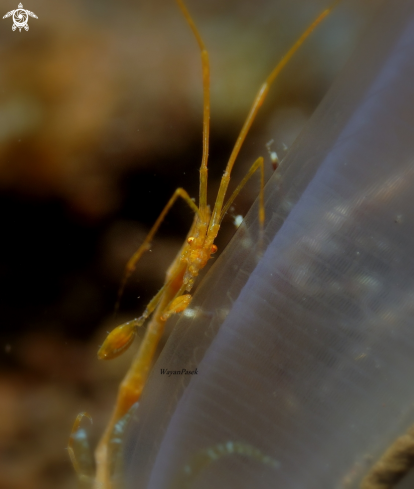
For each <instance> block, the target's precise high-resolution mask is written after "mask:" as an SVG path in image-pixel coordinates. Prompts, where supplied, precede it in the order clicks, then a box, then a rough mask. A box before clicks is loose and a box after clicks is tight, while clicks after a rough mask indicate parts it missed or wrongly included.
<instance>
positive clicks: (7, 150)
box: [0, 0, 379, 489]
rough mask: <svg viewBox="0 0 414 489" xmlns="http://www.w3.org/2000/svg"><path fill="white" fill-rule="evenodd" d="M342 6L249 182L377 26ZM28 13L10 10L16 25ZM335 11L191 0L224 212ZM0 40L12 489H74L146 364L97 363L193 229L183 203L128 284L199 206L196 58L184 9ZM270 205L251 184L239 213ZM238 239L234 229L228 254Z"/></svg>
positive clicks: (138, 9) (294, 3) (44, 28)
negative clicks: (258, 97)
mask: <svg viewBox="0 0 414 489" xmlns="http://www.w3.org/2000/svg"><path fill="white" fill-rule="evenodd" d="M378 3H379V1H378V0H363V1H361V0H358V1H356V0H350V1H347V0H344V2H343V4H342V5H341V6H340V7H338V9H337V11H336V12H335V13H334V14H333V15H332V16H331V18H330V19H328V20H327V21H325V23H324V25H323V26H322V27H321V28H320V29H319V30H318V32H316V33H315V34H314V35H313V36H312V38H311V39H310V40H309V41H307V43H306V45H305V46H304V47H303V49H302V50H301V52H300V53H298V55H297V56H296V57H295V59H294V60H293V61H292V63H291V64H290V65H289V67H288V68H287V69H286V71H285V72H284V73H283V75H282V76H281V78H280V80H279V81H278V83H277V84H276V85H275V86H274V87H273V89H272V90H271V93H270V95H269V97H268V100H267V101H266V103H265V105H264V106H263V109H262V111H261V113H260V115H259V117H258V120H257V121H256V123H255V124H254V127H253V130H252V132H251V134H250V136H249V138H248V140H247V141H246V144H245V146H244V148H243V151H242V153H241V155H240V158H239V160H238V163H237V164H236V167H235V170H234V174H233V175H234V179H233V185H234V184H235V183H236V182H238V181H239V180H240V179H241V178H242V177H243V175H244V174H245V172H246V171H247V169H248V167H249V166H250V165H251V164H252V162H253V161H254V159H255V158H257V157H258V156H260V155H263V156H265V157H266V165H267V174H268V175H267V176H269V175H270V174H271V171H272V170H271V164H270V159H269V157H268V154H267V150H266V147H265V144H266V143H267V142H268V141H269V140H271V139H273V140H274V144H273V146H272V149H274V150H276V151H277V152H278V153H279V154H280V156H282V157H283V153H284V151H285V146H286V147H290V146H291V145H292V143H293V141H294V139H295V138H296V136H297V135H298V134H299V132H300V130H301V128H302V127H303V125H304V124H305V123H306V121H307V120H308V118H309V117H310V115H311V114H312V112H313V111H314V109H315V107H316V106H317V105H318V103H319V102H320V100H321V99H322V97H323V95H324V93H326V91H327V89H328V88H329V86H330V84H331V83H332V81H333V79H334V78H335V76H336V75H337V74H338V71H339V70H340V68H341V67H342V66H343V65H344V63H345V60H346V59H347V57H348V56H349V53H350V52H351V51H352V49H353V48H354V47H355V45H356V43H357V41H358V39H359V38H360V37H361V35H362V34H363V31H364V30H365V28H366V25H367V23H368V22H369V19H370V18H371V17H372V16H373V15H374V11H375V10H376V8H377V6H378V5H377V4H378ZM17 4H18V0H4V1H3V2H2V12H3V13H2V14H1V16H3V15H4V14H6V13H7V12H8V11H10V10H13V9H16V8H17ZM327 4H328V2H327V1H326V0H260V1H258V0H255V1H253V0H238V1H235V0H227V1H225V2H223V1H222V0H221V1H219V0H210V1H209V2H205V1H203V0H188V8H189V9H190V11H191V13H192V14H193V16H194V19H195V21H196V23H197V25H198V27H199V29H200V31H201V34H202V36H203V38H204V41H205V43H206V45H207V47H208V49H209V52H210V59H211V68H212V72H211V84H212V87H211V89H212V114H211V115H212V120H211V152H210V155H211V156H210V187H209V190H210V192H209V195H210V202H214V195H215V190H216V189H217V185H218V183H219V179H220V176H221V174H222V171H223V168H224V165H225V162H226V159H227V158H228V156H229V153H230V151H231V148H232V145H233V143H234V141H235V139H236V137H237V133H238V131H239V130H240V127H241V125H242V123H243V120H244V117H245V115H246V113H247V111H248V109H249V106H250V104H251V103H252V101H253V97H254V95H255V93H256V92H257V90H258V88H259V86H260V84H261V83H262V81H263V80H264V78H265V77H266V76H267V74H268V73H269V72H270V70H271V69H272V68H273V67H274V65H275V63H276V62H277V60H278V59H279V58H280V57H281V56H282V55H283V54H284V53H285V52H286V50H287V49H288V47H289V46H290V45H291V44H292V43H293V42H294V41H295V40H296V38H297V37H298V35H299V34H300V33H301V32H302V31H303V30H304V28H305V27H306V26H307V25H308V24H309V22H310V21H311V20H312V19H313V18H314V17H315V16H316V15H317V13H319V12H320V11H321V10H322V9H323V8H324V7H325V6H326V5H327ZM23 5H24V7H23V8H26V9H28V10H31V11H33V12H34V13H35V14H36V15H37V16H38V19H33V18H29V27H30V30H29V31H28V32H25V31H22V32H19V31H18V30H17V31H15V32H13V31H12V29H11V27H12V19H11V17H9V18H7V19H3V20H2V21H1V23H0V213H1V244H0V246H1V251H0V274H1V284H2V293H1V295H0V321H1V334H0V369H1V370H0V489H23V488H24V489H29V488H45V489H46V488H53V489H55V488H57V487H59V488H73V487H76V479H75V476H74V474H73V470H72V468H71V466H70V464H69V459H68V455H67V450H66V446H67V440H68V436H69V432H70V428H71V425H72V422H73V420H74V418H75V416H76V414H77V413H78V412H79V411H84V410H86V411H88V412H89V413H90V414H91V415H92V416H93V418H94V425H93V426H92V427H91V441H92V444H94V443H96V441H97V438H98V437H99V435H100V434H101V433H102V431H103V428H104V424H105V421H106V419H107V417H108V415H109V412H110V410H111V409H112V407H113V404H114V400H115V393H116V388H117V385H118V383H119V380H120V378H121V377H122V375H123V374H124V373H125V371H126V369H127V367H128V364H129V362H130V360H131V355H132V354H133V353H134V352H135V351H136V348H137V343H136V344H134V345H133V347H132V348H131V352H128V353H127V354H125V355H124V356H122V357H120V358H119V359H117V360H114V361H113V362H108V363H102V362H98V360H97V358H96V351H97V349H98V347H99V345H100V343H101V342H102V341H103V339H104V338H105V335H106V331H108V330H110V329H111V328H113V327H114V326H116V325H117V324H120V323H121V322H123V321H125V320H128V319H131V318H132V317H135V316H137V315H139V314H140V312H141V311H142V310H143V308H144V306H145V304H146V302H147V301H148V300H149V299H150V297H151V296H152V295H153V294H154V293H155V292H156V291H157V289H158V288H159V287H160V286H161V285H162V283H163V279H164V274H165V271H166V269H167V267H168V265H169V263H170V262H171V261H172V259H173V258H174V256H175V254H176V253H177V251H178V249H179V246H180V243H181V242H182V240H183V239H184V237H185V235H186V232H187V230H188V226H189V225H190V224H191V222H192V215H191V212H190V211H189V209H188V208H187V207H186V205H185V204H183V203H181V202H179V203H178V204H177V205H176V207H175V208H174V210H173V211H172V212H171V214H170V215H169V216H168V218H167V219H166V222H165V223H164V225H163V227H162V229H161V230H160V232H159V234H158V237H157V239H156V240H155V241H154V246H153V248H152V250H151V252H150V253H147V255H146V256H145V257H144V259H143V260H142V262H141V264H140V266H139V267H138V270H137V273H136V274H135V275H134V277H133V278H132V279H131V281H130V283H129V285H128V287H127V289H126V291H125V294H124V297H123V300H122V303H121V309H120V311H119V313H118V315H117V317H115V318H114V317H113V309H114V303H115V299H116V291H117V288H118V286H119V283H120V280H121V277H122V272H123V268H124V266H125V264H126V261H127V260H128V258H129V257H130V256H131V254H132V253H133V251H134V250H135V249H136V248H137V247H138V246H139V244H140V243H141V242H142V240H143V237H144V236H145V233H146V232H147V230H148V229H149V226H150V225H151V224H152V223H153V222H154V220H155V219H156V217H157V216H158V214H159V212H160V211H161V209H162V208H163V206H164V205H165V203H166V201H167V200H168V198H169V197H170V196H171V194H172V193H173V191H174V189H175V188H176V187H177V186H182V187H184V188H186V189H187V190H188V192H189V193H190V195H191V196H194V197H197V191H198V168H199V164H200V159H201V117H202V90H201V68H200V58H199V52H198V50H197V45H196V43H195V40H194V39H193V37H192V35H191V33H190V31H189V29H188V26H187V25H186V23H185V21H184V20H183V18H182V16H181V15H180V12H179V10H178V8H177V6H176V4H175V2H174V1H173V0H152V1H147V0H142V1H141V0H140V1H135V2H132V1H129V0H119V1H117V2H110V1H108V0H100V1H98V0H83V1H77V0H71V1H69V0H59V1H51V0H36V1H33V0H25V2H24V3H23ZM257 193H258V178H256V179H253V180H252V182H251V183H250V184H249V186H248V187H247V188H246V190H245V191H244V192H243V194H242V195H241V196H240V198H239V199H238V200H237V203H236V205H235V209H234V211H232V213H233V214H241V215H244V214H245V212H246V211H247V209H248V208H249V206H250V204H251V202H252V201H253V200H254V198H255V197H256V195H257ZM233 233H234V226H233V225H232V219H231V217H229V218H228V220H227V224H226V225H225V226H224V230H223V234H222V235H221V237H220V239H219V242H218V244H219V248H222V247H223V246H224V245H225V243H226V242H227V241H228V240H229V239H230V237H231V235H232V234H233Z"/></svg>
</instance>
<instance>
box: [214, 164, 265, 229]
mask: <svg viewBox="0 0 414 489" xmlns="http://www.w3.org/2000/svg"><path fill="white" fill-rule="evenodd" d="M259 168H260V197H259V198H260V202H259V222H260V227H261V228H263V225H264V220H265V210H264V162H263V158H262V157H261V156H260V158H257V160H256V161H255V162H254V163H253V165H252V166H251V167H250V170H249V171H248V172H247V174H246V175H245V177H244V178H243V180H242V181H241V182H240V183H239V185H238V186H237V188H236V190H235V191H234V192H233V193H232V195H231V197H230V198H229V200H228V201H227V202H226V204H225V205H224V207H223V210H222V211H221V216H220V223H221V221H222V220H223V218H224V216H225V215H226V212H227V211H228V210H229V208H230V206H231V205H232V203H233V202H234V200H235V199H236V197H237V196H238V195H239V193H240V191H241V190H242V188H243V187H244V186H245V185H246V183H247V182H248V181H249V179H250V178H251V176H252V175H253V174H254V172H255V171H256V170H258V169H259Z"/></svg>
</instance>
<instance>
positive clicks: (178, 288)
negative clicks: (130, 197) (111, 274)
mask: <svg viewBox="0 0 414 489" xmlns="http://www.w3.org/2000/svg"><path fill="white" fill-rule="evenodd" d="M176 1H177V4H178V6H179V8H180V9H181V12H182V14H183V16H184V18H185V20H186V21H187V23H188V25H189V27H190V29H191V31H192V33H193V35H194V37H195V40H196V42H197V44H198V47H199V50H200V54H201V64H202V80H203V136H202V140H203V153H202V161H201V167H200V186H199V200H198V205H197V204H196V203H195V202H194V201H193V199H191V198H190V196H189V194H188V193H187V192H186V191H185V190H184V189H183V188H177V189H176V191H175V192H174V194H173V195H172V197H171V198H170V200H169V201H168V202H167V204H166V206H165V207H164V209H163V211H162V212H161V214H160V215H159V217H158V219H157V220H156V222H155V223H154V225H153V226H152V228H151V230H150V231H149V233H148V235H147V237H146V238H145V240H144V242H143V243H142V245H141V246H140V247H139V248H138V250H137V251H136V252H135V253H134V255H133V256H132V257H131V258H130V260H129V261H128V263H127V265H126V270H125V274H124V278H123V280H122V283H121V287H120V291H119V294H118V302H117V304H118V303H119V298H120V297H121V295H122V292H123V289H124V287H125V284H126V282H127V280H128V278H129V277H130V276H131V274H132V273H133V271H134V270H135V267H136V265H137V262H138V261H139V260H140V258H141V257H142V255H143V254H144V253H145V252H146V251H148V250H149V249H150V246H151V242H152V240H153V238H154V235H155V233H156V232H157V230H158V228H159V227H160V225H161V223H162V222H163V220H164V219H165V217H166V215H167V214H168V212H169V210H170V209H171V207H172V206H173V205H174V203H175V202H176V200H177V199H179V198H181V199H183V200H184V202H186V203H187V205H188V206H189V207H190V209H191V210H192V211H193V212H194V215H195V218H194V221H193V224H192V226H191V228H190V231H189V233H188V235H187V238H186V241H185V242H184V244H183V246H182V247H181V249H180V251H179V253H178V255H177V256H176V258H175V259H174V261H173V263H172V264H171V266H170V268H169V269H168V271H167V274H166V280H165V283H164V285H163V287H162V288H161V289H160V290H159V292H158V293H157V294H156V295H155V297H153V299H152V300H151V301H150V302H149V304H148V305H147V307H146V308H145V310H144V312H143V314H142V315H141V316H140V317H139V318H136V319H133V320H132V321H129V322H127V323H124V324H122V325H120V326H118V327H116V328H115V329H114V330H113V331H112V332H111V333H109V334H108V336H107V338H106V339H105V341H104V343H103V345H102V346H101V348H100V349H99V351H98V357H99V358H100V359H106V360H107V359H112V358H114V357H116V356H118V355H120V354H122V353H123V352H124V351H125V350H126V349H127V348H128V347H129V346H130V345H131V343H132V341H133V339H134V337H135V335H136V331H137V329H138V328H139V327H140V326H143V325H144V323H145V322H146V321H147V319H149V318H150V316H152V317H151V320H150V322H149V324H148V326H147V330H146V333H145V336H144V338H143V340H142V343H141V345H140V347H139V350H138V352H137V355H136V356H135V358H134V360H133V363H132V365H131V367H130V369H129V371H128V372H127V374H126V376H125V378H124V380H123V381H122V383H121V385H120V387H119V392H118V398H117V402H116V405H115V409H114V411H113V413H112V417H111V419H110V421H109V423H108V426H107V428H106V430H105V433H104V435H103V437H102V439H101V441H100V443H99V445H98V447H97V449H96V452H95V458H96V465H97V469H96V479H95V487H97V488H100V489H110V488H112V487H114V485H113V466H114V463H113V460H114V459H115V458H116V453H115V450H116V449H115V448H114V446H115V445H116V443H115V442H114V440H115V441H116V440H118V439H119V432H122V431H123V429H124V427H125V424H126V420H127V418H128V416H129V413H130V410H131V408H132V406H134V405H135V404H136V403H137V402H138V401H139V399H140V396H141V393H142V390H143V388H144V386H145V382H146V380H147V377H148V374H149V370H150V367H151V364H152V360H153V358H154V355H155V351H156V348H157V346H158V343H159V341H160V339H161V337H162V335H163V332H164V328H165V323H166V321H167V319H168V318H169V317H170V316H171V315H173V314H177V313H180V312H183V311H184V310H185V309H186V308H187V307H188V305H189V304H190V301H191V298H192V296H191V291H192V288H193V286H194V284H195V281H196V278H197V276H198V275H199V273H200V271H201V270H202V269H203V268H204V267H205V266H206V264H207V262H208V261H209V260H210V259H211V258H212V255H213V254H214V253H216V252H217V246H216V245H215V244H214V241H215V239H216V237H217V234H218V232H219V229H220V225H221V222H222V220H223V218H224V216H225V214H226V213H227V211H228V210H229V208H230V206H231V205H232V203H233V201H234V200H235V198H236V197H237V195H238V194H239V192H240V191H241V190H242V188H243V187H244V186H245V185H246V183H247V182H248V180H249V179H250V178H251V177H252V175H253V174H254V173H255V172H256V171H260V175H261V178H260V197H259V224H260V227H261V229H263V226H264V222H265V211H264V160H263V157H259V158H257V159H256V161H255V162H254V163H253V165H252V166H251V168H250V170H249V171H248V172H247V174H246V175H245V177H244V178H243V179H242V181H241V182H240V184H239V185H238V186H237V187H236V189H235V190H234V192H233V193H232V195H231V196H230V197H229V198H228V200H227V201H225V198H226V194H227V189H228V186H229V182H230V176H231V172H232V169H233V166H234V163H235V161H236V158H237V156H238V154H239V151H240V149H241V147H242V145H243V142H244V140H245V138H246V136H247V134H248V132H249V130H250V127H251V126H252V124H253V122H254V120H255V118H256V115H257V113H258V111H259V109H260V107H261V105H262V104H263V102H264V100H265V98H266V96H267V94H268V92H269V88H270V86H271V85H272V84H273V82H274V81H275V79H276V77H277V76H278V75H279V73H280V72H281V71H282V69H283V68H284V66H285V65H286V64H287V63H288V61H289V60H290V59H291V58H292V56H293V55H294V53H295V52H296V51H297V50H298V48H299V47H300V46H301V45H302V43H303V42H304V41H305V39H306V38H307V37H308V36H309V35H310V34H311V32H312V31H313V30H314V29H315V27H316V26H317V25H318V24H319V23H320V22H321V21H322V20H323V19H324V18H325V17H327V16H328V14H329V13H330V12H331V11H332V9H333V8H334V7H335V6H336V5H337V4H338V3H339V1H340V0H335V1H334V2H333V3H332V4H331V5H330V6H329V7H328V8H326V9H325V10H324V11H323V12H322V13H320V14H319V16H318V17H317V18H316V19H315V20H314V21H313V22H312V23H311V24H310V25H309V26H308V27H307V29H306V30H305V31H304V32H303V33H302V34H301V36H300V37H299V38H298V39H297V40H296V42H295V43H294V44H293V46H292V47H291V48H290V49H289V50H288V51H287V53H286V54H285V55H284V56H283V57H282V59H281V60H280V61H279V63H278V64H277V65H276V66H275V68H274V69H273V71H272V72H271V73H270V75H269V76H268V77H267V78H266V80H265V81H264V83H263V84H262V85H261V87H260V88H259V91H258V93H257V95H256V97H255V99H254V101H253V104H252V106H251V109H250V112H249V113H248V116H247V118H246V120H245V122H244V124H243V126H242V129H241V131H240V134H239V136H238V138H237V140H236V143H235V145H234V148H233V150H232V152H231V155H230V158H229V160H228V163H227V165H226V168H225V170H224V174H223V176H222V178H221V182H220V187H219V190H218V194H217V198H216V201H215V204H214V206H213V208H212V210H211V208H210V206H209V205H208V204H207V183H208V153H209V127H210V126H209V124H210V67H209V55H208V51H207V49H206V47H205V45H204V42H203V40H202V38H201V35H200V33H199V31H198V29H197V27H196V25H195V23H194V21H193V19H192V17H191V15H190V13H189V11H188V10H187V8H186V6H185V4H184V2H183V0H176ZM83 416H88V417H89V415H86V414H85V413H82V414H80V415H79V416H78V417H77V418H76V421H75V424H74V427H73V429H72V434H71V437H70V440H69V453H70V456H71V460H72V463H73V465H74V467H75V470H76V471H77V472H78V475H79V478H80V480H81V481H83V482H85V481H89V483H90V484H91V483H93V477H91V476H90V475H89V474H90V464H89V463H87V462H85V457H86V456H85V452H86V450H87V443H86V440H85V436H84V432H83V430H81V429H80V427H79V426H80V422H81V419H82V417H83ZM85 466H87V467H88V468H87V470H83V467H85Z"/></svg>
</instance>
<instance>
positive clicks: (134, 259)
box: [115, 188, 198, 312]
mask: <svg viewBox="0 0 414 489" xmlns="http://www.w3.org/2000/svg"><path fill="white" fill-rule="evenodd" d="M178 197H181V198H182V199H183V200H184V201H185V202H186V203H187V204H188V205H189V206H190V208H191V209H192V210H193V211H194V212H195V213H196V214H197V213H198V207H197V206H196V204H195V203H194V201H193V200H192V199H191V197H190V196H189V195H188V193H187V192H186V191H185V190H184V189H183V188H177V189H176V191H175V192H174V193H173V195H172V197H171V198H170V200H169V201H168V202H167V204H166V206H165V207H164V209H163V210H162V212H161V214H160V215H159V216H158V219H157V220H156V221H155V223H154V225H153V226H152V228H151V229H150V231H149V233H148V234H147V237H146V238H145V239H144V242H143V243H142V245H141V246H140V247H139V248H138V249H137V251H136V252H135V253H134V254H133V255H132V256H131V258H130V259H129V261H128V263H127V265H126V267H125V272H124V276H123V278H122V282H121V285H120V287H119V290H118V298H117V301H116V304H115V312H117V310H118V308H119V303H120V300H121V297H122V294H123V292H124V289H125V285H126V283H127V281H128V279H129V277H130V276H131V274H132V273H133V272H134V270H135V267H136V265H137V263H138V260H139V259H140V258H141V256H142V255H143V254H144V253H145V252H146V251H148V250H149V249H150V247H151V241H152V239H153V237H154V235H155V233H156V232H157V231H158V228H159V227H160V225H161V223H162V222H163V220H164V219H165V216H166V215H167V214H168V212H169V210H170V209H171V207H172V206H173V205H174V203H175V201H176V200H177V199H178Z"/></svg>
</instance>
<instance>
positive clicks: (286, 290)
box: [125, 0, 414, 489]
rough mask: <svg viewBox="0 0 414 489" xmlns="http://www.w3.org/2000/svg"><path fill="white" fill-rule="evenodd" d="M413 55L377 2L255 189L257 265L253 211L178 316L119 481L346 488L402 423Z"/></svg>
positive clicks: (408, 363) (401, 27) (411, 356)
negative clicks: (341, 64) (336, 73)
mask: <svg viewBox="0 0 414 489" xmlns="http://www.w3.org/2000/svg"><path fill="white" fill-rule="evenodd" d="M413 60H414V3H413V2H412V1H411V0H396V1H393V2H387V4H386V5H385V6H384V8H383V10H382V12H381V13H380V15H379V16H378V17H377V18H376V20H375V22H374V25H373V26H372V28H371V30H370V31H369V33H368V34H367V36H366V37H365V39H364V40H363V43H362V45H361V47H360V48H359V50H358V51H357V52H356V53H355V55H354V57H353V58H352V60H351V62H350V63H349V64H348V66H347V67H346V69H345V71H344V72H343V74H342V76H341V77H340V79H339V80H338V82H337V83H336V84H335V86H334V87H333V88H332V89H331V91H330V92H329V94H328V96H327V97H326V98H325V100H324V101H323V103H322V104H321V106H320V107H319V109H318V110H317V112H316V114H315V115H314V117H313V118H312V120H311V121H310V123H309V124H308V126H307V128H306V130H305V131H304V132H303V134H302V136H301V137H300V139H299V141H298V142H297V143H296V145H295V146H294V147H293V148H292V150H291V151H290V152H289V154H288V156H287V157H286V159H285V160H284V161H283V164H282V166H281V169H280V172H279V173H278V174H275V175H274V177H273V178H272V179H271V180H270V182H269V183H268V185H267V187H266V216H267V218H266V230H265V243H264V244H263V249H264V251H263V256H261V258H259V257H260V250H259V249H258V245H257V243H258V233H257V231H258V225H257V207H256V206H254V207H253V209H252V210H251V212H250V213H249V215H248V217H247V219H246V221H245V224H246V225H245V226H241V228H240V229H239V231H238V232H237V234H236V235H235V237H234V239H233V240H232V242H231V244H230V245H229V246H228V248H227V249H226V250H225V252H224V253H223V254H222V255H221V257H220V258H219V260H218V261H217V263H216V264H215V266H214V267H213V269H212V270H211V271H210V273H209V274H208V276H207V277H206V279H205V280H204V281H203V283H202V285H201V286H200V288H199V289H198V290H197V293H196V295H195V297H194V300H193V302H192V304H191V308H192V309H191V310H190V311H187V315H184V316H183V317H181V318H180V319H179V320H178V321H177V324H176V327H175V329H174V332H173V334H172V336H171V337H170V339H169V341H168V343H167V345H166V347H165V349H164V351H163V353H162V355H161V357H160V358H159V360H158V362H157V364H156V366H155V368H154V370H153V372H152V374H151V376H150V381H149V383H148V385H147V386H146V389H145V392H144V395H143V398H142V402H141V404H140V406H139V409H138V411H137V414H136V420H135V422H134V423H132V424H131V425H130V427H129V431H128V437H129V439H128V442H127V444H126V450H125V453H126V461H125V468H126V474H127V483H128V484H127V487H128V488H139V489H142V488H151V489H164V488H165V489H170V488H171V489H172V488H174V489H177V487H174V486H177V484H178V483H177V482H176V481H181V482H179V484H180V488H183V487H191V488H194V489H196V488H197V489H201V488H211V487H218V488H226V489H229V488H238V489H241V488H246V489H247V488H248V489H251V488H253V487H254V488H256V489H258V488H266V489H267V488H269V487H280V488H284V489H288V488H315V489H320V488H335V487H342V486H345V485H346V484H347V486H346V487H358V484H359V481H360V480H361V478H362V477H363V476H364V475H365V473H366V472H367V470H368V469H369V466H370V465H372V464H373V462H374V461H375V459H376V457H377V456H378V455H379V454H380V453H381V452H383V451H384V449H385V448H386V447H387V446H388V445H389V444H391V443H392V441H393V440H394V439H395V438H396V437H397V436H399V435H400V434H402V433H403V432H404V430H405V429H406V428H407V427H408V426H410V425H411V424H414V383H413V374H414V256H413V251H414V199H413V198H412V195H413V188H414V185H413V184H414V83H413V80H414V63H413ZM191 315H193V316H194V317H190V316H191ZM161 369H167V370H170V371H181V370H182V369H186V370H188V371H194V370H195V369H197V374H192V375H190V374H189V375H185V374H183V375H175V374H174V375H171V376H167V375H166V374H161ZM219 446H221V447H232V448H233V449H232V450H231V449H230V448H222V449H221V452H220V450H219V449H218V448H217V447H219ZM237 446H239V447H244V450H245V453H242V452H243V448H240V450H239V451H237V450H236V449H235V448H234V447H237ZM249 447H250V448H249ZM249 449H250V450H251V452H250V453H248V452H249ZM253 449H255V450H256V452H253ZM209 450H210V451H209ZM254 453H256V456H254ZM258 453H260V455H258ZM200 454H201V455H200ZM203 454H204V455H203ZM202 457H204V458H206V457H207V458H208V457H210V459H211V460H208V462H210V463H205V464H204V465H203V463H202V462H200V460H202ZM266 461H267V463H266ZM180 474H181V475H180ZM186 474H187V475H188V478H187V479H186ZM180 477H181V478H180Z"/></svg>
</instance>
